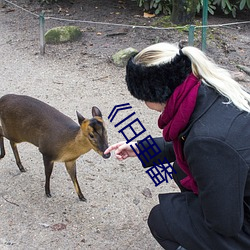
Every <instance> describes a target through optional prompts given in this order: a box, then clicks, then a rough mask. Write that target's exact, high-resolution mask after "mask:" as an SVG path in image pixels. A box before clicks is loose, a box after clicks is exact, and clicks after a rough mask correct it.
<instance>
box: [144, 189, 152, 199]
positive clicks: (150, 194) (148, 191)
mask: <svg viewBox="0 0 250 250" xmlns="http://www.w3.org/2000/svg"><path fill="white" fill-rule="evenodd" d="M142 194H143V195H144V196H145V197H147V198H152V193H151V191H150V189H149V188H144V189H143V190H142Z"/></svg>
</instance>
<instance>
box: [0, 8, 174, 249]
mask: <svg viewBox="0 0 250 250" xmlns="http://www.w3.org/2000/svg"><path fill="white" fill-rule="evenodd" d="M19 15H24V20H25V24H27V26H28V27H35V26H36V25H37V23H36V20H35V19H34V18H30V17H29V16H26V15H25V14H23V13H21V14H20V13H19V12H17V11H15V12H13V13H8V14H6V13H5V12H4V11H0V34H1V36H0V61H1V63H0V65H1V66H0V85H1V95H4V94H7V93H19V94H26V95H31V96H33V97H36V98H39V99H41V100H43V101H45V102H47V103H49V104H51V105H53V106H54V107H56V108H58V109H59V110H61V111H62V112H63V113H65V114H67V115H68V116H70V117H71V118H72V119H74V120H76V115H75V110H78V111H79V112H81V113H82V114H83V115H85V116H87V117H89V116H90V115H91V107H92V106H93V105H96V106H98V107H99V108H100V109H101V111H102V112H103V114H104V117H105V120H106V123H107V127H108V130H109V138H110V143H114V142H117V141H119V140H123V138H121V136H120V135H119V133H118V132H117V131H118V130H115V129H114V127H113V124H110V123H109V121H108V119H107V116H108V114H109V113H110V112H111V110H112V108H113V106H114V105H116V104H121V103H125V102H127V101H129V102H130V103H131V105H132V106H133V107H134V110H135V111H136V112H137V114H138V117H140V120H141V122H142V123H143V124H144V126H145V127H146V128H147V130H148V131H154V130H153V128H155V127H156V126H155V123H154V121H153V120H152V118H153V117H155V118H156V115H155V114H154V113H152V114H151V113H148V112H147V111H146V108H145V107H144V106H143V105H141V103H139V102H136V100H134V99H132V98H131V97H130V96H129V94H128V93H127V90H126V88H125V85H124V70H123V69H119V68H116V67H114V66H113V65H112V64H110V63H107V59H106V58H103V57H102V56H96V55H89V54H85V53H83V52H84V48H80V47H81V46H82V45H81V44H80V43H79V44H76V45H74V46H76V47H78V49H75V48H74V50H73V49H72V48H71V46H70V45H66V47H64V48H63V50H64V51H62V53H61V54H60V49H61V48H60V46H59V47H53V48H50V50H49V49H48V51H47V54H46V56H45V57H41V56H40V55H39V54H38V53H37V52H38V46H37V45H38V41H37V39H36V38H35V36H33V35H32V34H30V32H29V31H28V28H27V27H26V28H25V27H23V23H21V21H20V19H18V18H19ZM30 35H31V37H29V38H27V37H28V36H30ZM81 49H82V53H81ZM65 51H66V52H65ZM69 52H70V53H69ZM145 114H147V115H148V116H144V115H145ZM151 117H152V118H151ZM156 134H157V132H156V133H154V135H156ZM5 142H6V143H5V145H6V156H5V158H4V159H2V160H1V162H0V164H1V178H0V180H1V181H0V221H1V223H0V248H1V249H25V250H27V249H95V250H96V249H160V248H159V246H158V244H157V243H156V242H155V240H154V239H153V238H152V236H151V234H150V232H149V230H148V227H147V223H146V220H147V215H148V213H149V211H150V209H151V208H152V207H153V206H154V205H155V204H156V203H157V194H158V193H159V192H160V190H161V189H162V190H163V189H164V191H170V190H173V189H174V186H171V185H167V186H166V185H165V184H163V185H162V187H159V188H155V187H154V185H153V182H152V181H151V180H150V178H149V177H148V176H147V175H146V173H145V172H144V170H143V168H141V167H140V164H139V160H138V159H133V160H128V161H127V162H126V163H118V162H117V161H116V160H115V159H114V158H112V159H109V160H103V159H102V158H100V157H99V156H98V155H97V154H96V153H95V152H89V153H88V154H86V155H84V156H82V157H81V158H79V160H78V161H77V164H78V180H79V183H80V186H81V188H82V190H83V193H84V194H85V196H86V198H87V200H88V202H87V203H84V202H80V201H79V200H78V198H77V196H76V193H75V191H74V188H73V184H72V182H71V180H70V178H69V176H68V174H67V173H66V171H65V169H64V166H63V165H62V164H56V166H55V168H54V172H53V174H52V179H51V192H52V196H53V197H52V198H51V199H48V198H46V197H45V195H44V178H45V176H44V169H43V165H42V157H41V154H40V153H39V152H38V150H37V149H36V148H35V147H33V146H31V145H28V144H20V146H19V152H20V155H21V158H22V162H23V165H24V166H25V167H26V169H27V172H26V173H22V174H20V172H19V170H18V168H17V166H16V164H15V162H14V156H13V154H12V152H11V149H10V147H9V144H8V142H7V141H5ZM146 188H149V190H150V191H151V193H152V198H151V197H150V196H149V195H146V196H145V195H144V194H143V191H145V189H146ZM57 226H58V227H57Z"/></svg>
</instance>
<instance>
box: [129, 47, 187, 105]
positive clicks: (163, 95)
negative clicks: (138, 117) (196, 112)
mask: <svg viewBox="0 0 250 250" xmlns="http://www.w3.org/2000/svg"><path fill="white" fill-rule="evenodd" d="M134 56H135V55H134ZM134 56H132V57H131V58H130V59H129V61H128V63H127V66H126V82H127V87H128V90H129V92H130V93H131V95H132V96H134V97H135V98H136V99H139V100H142V101H148V102H156V103H165V102H166V100H167V99H168V98H169V97H170V95H171V94H172V93H173V91H174V90H175V88H176V87H177V86H179V85H180V84H181V83H182V82H183V81H184V80H185V79H186V77H187V76H188V75H189V74H190V73H191V71H192V69H191V61H190V59H189V58H188V57H187V56H185V55H184V54H183V53H182V52H181V51H180V55H178V54H177V55H176V56H175V57H174V58H173V59H172V60H171V62H168V63H164V64H160V65H154V66H144V65H141V64H135V63H134Z"/></svg>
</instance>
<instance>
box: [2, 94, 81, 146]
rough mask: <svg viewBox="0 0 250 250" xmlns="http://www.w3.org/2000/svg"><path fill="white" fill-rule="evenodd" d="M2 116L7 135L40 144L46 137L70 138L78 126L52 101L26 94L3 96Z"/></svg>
mask: <svg viewBox="0 0 250 250" xmlns="http://www.w3.org/2000/svg"><path fill="white" fill-rule="evenodd" d="M0 119H1V125H2V129H3V133H4V136H5V137H6V138H8V139H11V140H13V141H15V142H22V141H27V142H30V143H33V144H34V145H36V146H38V147H39V145H40V144H41V143H43V141H46V140H48V141H50V142H51V143H57V142H56V141H57V140H69V138H67V137H71V136H72V134H75V133H76V131H77V130H78V128H79V126H78V125H77V124H76V123H75V122H74V121H73V120H72V119H70V118H69V117H67V116H66V115H64V114H63V113H61V112H60V111H58V110H57V109H55V108H53V107H51V106H50V105H48V104H46V103H44V102H42V101H39V100H37V99H34V98H32V97H29V96H24V95H14V94H9V95H5V96H3V97H1V98H0Z"/></svg>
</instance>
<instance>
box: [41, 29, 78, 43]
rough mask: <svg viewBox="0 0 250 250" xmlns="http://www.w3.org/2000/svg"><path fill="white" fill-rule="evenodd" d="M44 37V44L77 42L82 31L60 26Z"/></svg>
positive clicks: (49, 31)
mask: <svg viewBox="0 0 250 250" xmlns="http://www.w3.org/2000/svg"><path fill="white" fill-rule="evenodd" d="M44 36H45V42H46V43H48V44H59V43H65V42H73V41H77V40H78V39H79V38H80V37H81V36H82V31H81V30H80V28H79V27H77V26H61V27H55V28H52V29H50V30H48V31H47V32H46V33H45V35H44Z"/></svg>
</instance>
